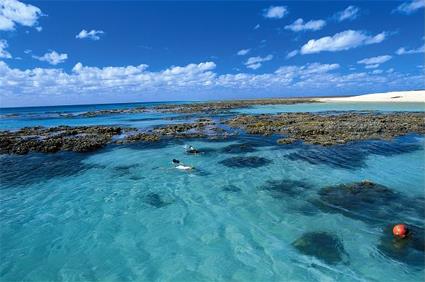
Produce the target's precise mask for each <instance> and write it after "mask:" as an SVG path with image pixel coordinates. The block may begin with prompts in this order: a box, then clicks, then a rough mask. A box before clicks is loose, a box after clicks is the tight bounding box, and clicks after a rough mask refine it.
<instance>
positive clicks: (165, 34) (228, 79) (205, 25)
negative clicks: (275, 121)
mask: <svg viewBox="0 0 425 282" xmlns="http://www.w3.org/2000/svg"><path fill="white" fill-rule="evenodd" d="M424 6H425V0H413V1H412V0H409V1H379V0H374V1H317V0H316V1H17V0H0V106H1V107H10V106H33V105H34V106H41V105H64V104H93V103H115V102H137V101H182V100H199V101H200V100H215V99H238V98H263V97H307V96H333V95H356V94H366V93H376V92H386V91H398V90H417V89H425V79H424V78H425V75H424V59H425V57H424V54H425V45H424V41H425V36H424V35H425V30H424V29H425V22H424V19H425V12H424Z"/></svg>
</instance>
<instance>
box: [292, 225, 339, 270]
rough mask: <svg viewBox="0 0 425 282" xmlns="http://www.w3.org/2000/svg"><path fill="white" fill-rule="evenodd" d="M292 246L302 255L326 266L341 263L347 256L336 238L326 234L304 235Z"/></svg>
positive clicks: (309, 233)
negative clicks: (322, 262)
mask: <svg viewBox="0 0 425 282" xmlns="http://www.w3.org/2000/svg"><path fill="white" fill-rule="evenodd" d="M292 245H293V246H294V247H295V248H296V249H297V250H298V251H299V252H301V253H302V254H304V255H308V256H314V257H316V258H318V259H320V260H322V261H324V262H325V263H327V264H337V263H340V262H343V260H345V257H346V256H347V255H346V252H345V250H344V246H343V245H342V243H341V241H340V240H339V239H338V237H337V236H335V235H332V234H329V233H327V232H308V233H304V234H303V235H302V236H301V237H300V238H298V239H297V240H295V241H294V242H293V243H292Z"/></svg>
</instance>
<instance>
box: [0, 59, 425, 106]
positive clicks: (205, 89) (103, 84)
mask: <svg viewBox="0 0 425 282" xmlns="http://www.w3.org/2000/svg"><path fill="white" fill-rule="evenodd" d="M215 67H216V65H215V63H213V62H204V63H200V64H189V65H186V66H182V67H181V66H173V67H170V68H167V69H165V70H162V71H156V72H152V71H149V70H148V66H147V65H139V66H123V67H104V68H98V67H88V66H84V65H83V64H81V63H78V64H76V65H75V66H74V68H73V70H72V71H71V72H65V71H64V70H62V69H56V68H34V69H26V70H20V69H13V68H10V67H9V66H8V65H7V64H6V63H4V62H2V61H0V88H1V89H2V91H0V99H2V103H3V104H2V105H4V106H6V103H7V104H8V105H13V104H14V105H22V104H23V103H24V102H25V103H29V102H28V101H32V103H39V104H40V103H42V104H43V103H44V104H45V103H50V104H52V103H55V102H56V103H58V102H61V101H63V100H60V99H63V98H64V97H66V99H67V100H69V99H71V100H72V99H73V100H77V99H78V100H79V101H82V98H83V97H86V99H87V100H86V101H93V98H92V97H100V98H101V99H105V98H102V97H115V99H120V97H122V96H123V95H124V94H125V96H126V97H130V95H132V96H131V97H133V98H138V99H143V97H146V95H153V96H150V97H158V96H160V95H163V96H162V98H166V99H172V98H173V97H177V96H176V95H183V96H180V97H187V96H185V95H190V93H192V94H193V93H214V94H215V95H216V96H217V95H218V96H217V97H222V96H219V95H221V94H223V93H229V95H235V93H241V94H242V93H245V94H246V93H251V94H252V93H258V90H260V89H267V90H268V93H275V94H276V95H280V96H282V95H283V96H284V95H288V94H289V95H298V96H303V95H323V93H326V94H327V95H333V94H347V93H359V91H360V92H362V93H368V92H369V93H371V92H386V91H390V90H393V91H394V90H406V89H420V88H424V86H425V84H424V82H423V74H418V75H411V74H401V73H397V72H393V73H387V72H385V73H384V74H373V75H372V74H369V73H367V72H353V73H350V74H342V73H341V72H338V69H339V67H340V66H339V65H338V64H320V63H313V64H306V65H302V66H297V65H288V66H282V67H280V68H279V69H277V70H276V71H275V72H270V73H262V74H252V73H251V74H249V73H236V74H221V75H219V74H217V73H215V72H214V69H215ZM209 91H210V92H209ZM250 91H252V92H250ZM164 95H165V96H164ZM171 95H173V96H171ZM192 97H193V96H192ZM198 97H199V96H198ZM229 97H231V96H229ZM233 97H234V96H233ZM104 101H105V100H104Z"/></svg>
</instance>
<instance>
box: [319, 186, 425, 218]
mask: <svg viewBox="0 0 425 282" xmlns="http://www.w3.org/2000/svg"><path fill="white" fill-rule="evenodd" d="M319 197H320V200H318V201H314V203H315V204H316V205H317V206H318V207H319V208H320V209H322V210H323V211H325V212H337V213H341V214H343V215H345V216H347V217H350V218H354V219H359V220H362V221H365V222H367V223H389V221H394V220H398V221H400V222H404V221H405V220H413V219H414V218H422V217H423V214H424V212H425V208H424V204H425V200H424V199H423V198H412V197H407V196H404V195H402V194H400V193H397V192H395V191H393V190H391V189H389V188H388V187H385V186H383V185H380V184H376V183H373V182H370V181H362V182H357V183H351V184H341V185H336V186H330V187H325V188H322V189H321V190H320V191H319Z"/></svg>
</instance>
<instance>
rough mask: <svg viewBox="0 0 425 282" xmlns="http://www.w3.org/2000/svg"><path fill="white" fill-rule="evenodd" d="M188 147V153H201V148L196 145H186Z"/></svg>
mask: <svg viewBox="0 0 425 282" xmlns="http://www.w3.org/2000/svg"><path fill="white" fill-rule="evenodd" d="M185 149H186V153H188V154H199V153H200V152H199V150H197V149H195V147H193V146H192V145H186V146H185Z"/></svg>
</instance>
